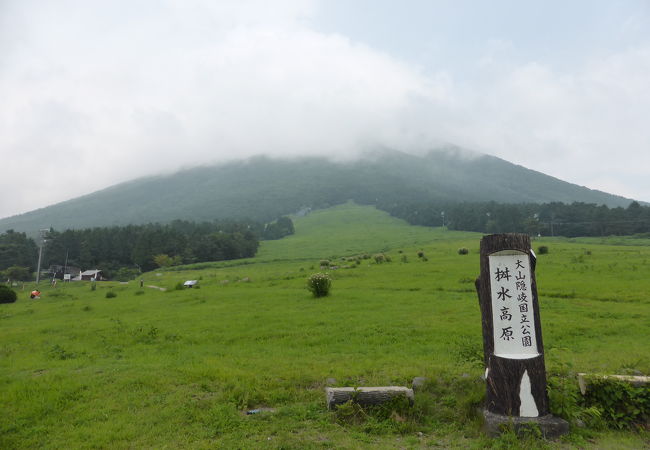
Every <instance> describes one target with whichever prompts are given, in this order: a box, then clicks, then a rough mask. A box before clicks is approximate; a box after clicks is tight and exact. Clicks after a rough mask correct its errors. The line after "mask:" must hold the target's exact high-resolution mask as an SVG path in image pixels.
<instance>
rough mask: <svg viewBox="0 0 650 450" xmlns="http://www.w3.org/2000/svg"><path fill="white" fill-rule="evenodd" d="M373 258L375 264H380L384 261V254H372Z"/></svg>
mask: <svg viewBox="0 0 650 450" xmlns="http://www.w3.org/2000/svg"><path fill="white" fill-rule="evenodd" d="M373 258H374V259H375V262H376V263H377V264H382V263H385V262H386V255H384V254H383V253H377V254H376V255H375V256H373Z"/></svg>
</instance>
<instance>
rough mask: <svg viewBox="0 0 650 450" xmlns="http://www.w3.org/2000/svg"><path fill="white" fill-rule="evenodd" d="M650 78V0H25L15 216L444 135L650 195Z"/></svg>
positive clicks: (9, 122) (12, 63)
mask: <svg viewBox="0 0 650 450" xmlns="http://www.w3.org/2000/svg"><path fill="white" fill-rule="evenodd" d="M551 30H552V32H551ZM648 79H650V7H649V6H648V3H647V2H645V1H643V0H633V1H629V2H624V3H620V2H616V3H615V2H607V1H604V0H599V1H589V2H587V1H577V2H571V4H569V5H567V4H566V2H559V1H549V2H544V3H543V4H528V3H521V2H510V1H506V0H498V1H495V2H489V3H485V4H477V3H476V2H468V1H453V2H452V1H447V0H440V1H424V0H409V1H405V2H400V3H399V4H398V3H395V2H388V1H381V0H380V1H369V0H359V1H358V2H348V1H342V0H328V1H321V0H279V1H274V2H265V1H262V0H237V1H235V0H224V1H219V2H212V1H203V0H191V1H176V0H165V1H157V0H156V1H154V0H139V1H135V2H134V1H126V0H115V1H110V2H105V1H95V0H89V1H83V2H80V1H75V0H61V1H57V2H41V1H36V0H5V1H2V2H0V151H1V152H2V157H3V162H4V163H5V164H4V166H5V167H6V169H5V171H4V172H3V176H2V177H0V190H2V192H3V193H4V194H3V195H2V196H0V217H6V216H10V215H13V214H18V213H22V212H26V211H30V210H33V209H36V208H40V207H44V206H47V205H50V204H53V203H56V202H60V201H63V200H66V199H71V198H75V197H78V196H79V195H83V194H87V193H91V192H94V191H96V190H99V189H103V188H106V187H108V186H111V185H114V184H116V183H120V182H125V181H128V180H131V179H134V178H137V177H140V176H146V175H157V174H160V173H171V172H174V171H176V170H178V168H179V167H194V166H197V165H200V164H213V163H224V162H228V161H235V160H239V159H242V158H247V157H250V156H253V155H259V154H266V155H269V156H273V157H286V156H300V157H307V156H310V157H314V156H319V157H329V158H331V159H333V160H335V161H351V160H354V158H355V157H357V156H358V155H360V154H362V153H363V152H364V151H366V150H367V149H369V148H375V147H377V146H381V147H388V148H396V149H400V151H404V152H407V153H409V154H413V155H423V154H425V153H426V151H427V150H428V149H430V148H432V147H435V146H438V145H440V144H443V143H453V144H456V145H459V146H461V147H464V148H471V149H476V150H478V151H480V152H484V153H488V154H492V155H495V156H498V157H501V158H503V159H506V160H508V161H512V162H514V163H516V164H521V165H524V166H526V167H530V168H534V169H535V170H540V171H541V172H544V173H547V174H550V175H552V176H555V177H557V178H560V179H563V180H567V181H569V182H572V183H576V184H579V185H584V186H589V187H590V188H593V189H600V190H604V191H607V192H613V193H617V194H620V195H624V196H626V197H633V198H637V199H639V200H650V181H648V180H649V178H648V177H647V176H646V175H647V169H646V168H647V167H649V166H650V152H648V148H650V127H648V126H647V117H650V90H649V89H648V83H647V80H648Z"/></svg>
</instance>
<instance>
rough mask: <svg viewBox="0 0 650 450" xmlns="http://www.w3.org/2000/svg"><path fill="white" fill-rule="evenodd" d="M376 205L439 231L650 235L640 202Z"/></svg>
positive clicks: (647, 210)
mask: <svg viewBox="0 0 650 450" xmlns="http://www.w3.org/2000/svg"><path fill="white" fill-rule="evenodd" d="M377 206H378V208H380V209H382V210H384V211H387V212H388V213H389V214H391V215H393V216H395V217H399V218H402V219H404V220H406V221H407V222H409V223H411V224H413V225H425V226H441V225H442V224H443V220H444V225H445V226H447V227H448V228H449V229H451V230H463V231H478V232H483V233H513V232H514V233H528V234H530V235H535V236H536V235H538V234H540V235H542V236H567V237H575V236H610V235H631V234H637V233H648V232H650V207H647V206H641V205H640V204H639V203H638V202H631V203H630V205H629V206H628V207H627V208H621V207H618V208H608V207H607V206H604V205H596V204H591V203H571V204H565V203H559V202H553V203H543V204H535V203H520V204H507V203H496V202H475V203H436V202H411V203H409V202H405V203H396V202H391V203H380V204H378V205H377Z"/></svg>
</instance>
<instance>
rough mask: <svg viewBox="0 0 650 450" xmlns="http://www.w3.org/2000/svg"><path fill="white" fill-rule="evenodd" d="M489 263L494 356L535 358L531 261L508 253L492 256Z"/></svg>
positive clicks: (515, 252)
mask: <svg viewBox="0 0 650 450" xmlns="http://www.w3.org/2000/svg"><path fill="white" fill-rule="evenodd" d="M489 260H490V285H491V296H492V324H493V327H494V354H495V355H497V356H501V357H504V358H513V359H520V358H532V357H535V356H537V355H538V351H537V340H536V338H535V318H534V314H533V295H532V290H531V286H530V281H531V276H530V258H529V256H528V255H527V254H526V253H522V252H518V251H514V250H513V251H510V250H508V251H504V252H498V253H496V254H492V255H490V256H489Z"/></svg>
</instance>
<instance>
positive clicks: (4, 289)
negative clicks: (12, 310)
mask: <svg viewBox="0 0 650 450" xmlns="http://www.w3.org/2000/svg"><path fill="white" fill-rule="evenodd" d="M17 297H18V296H17V295H16V291H14V290H13V289H11V288H10V287H9V286H6V285H4V284H0V303H14V302H15V301H16V298H17Z"/></svg>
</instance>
